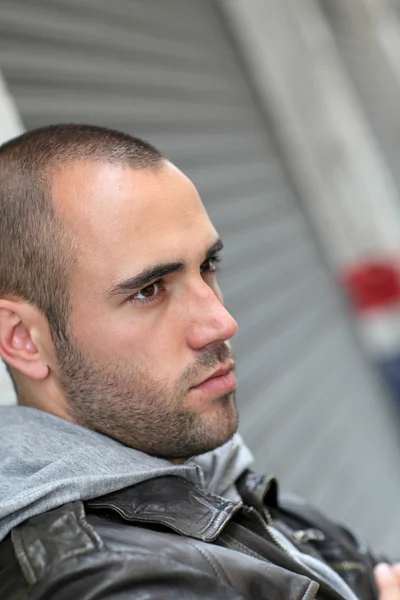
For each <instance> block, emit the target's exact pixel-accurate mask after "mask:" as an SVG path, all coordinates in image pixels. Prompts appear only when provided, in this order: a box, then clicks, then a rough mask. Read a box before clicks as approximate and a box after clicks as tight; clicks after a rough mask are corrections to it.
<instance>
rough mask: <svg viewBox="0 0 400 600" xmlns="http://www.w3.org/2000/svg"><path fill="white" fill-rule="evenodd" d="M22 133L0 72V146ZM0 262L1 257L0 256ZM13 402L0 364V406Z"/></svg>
mask: <svg viewBox="0 0 400 600" xmlns="http://www.w3.org/2000/svg"><path fill="white" fill-rule="evenodd" d="M22 131H23V125H22V123H21V120H20V118H19V115H18V111H17V109H16V107H15V104H14V102H13V101H12V98H11V96H10V94H9V93H8V90H7V88H6V86H5V82H4V79H3V77H2V75H1V72H0V144H1V143H3V142H5V141H6V140H8V139H10V138H12V137H14V136H16V135H18V134H19V133H21V132H22ZM0 260H1V256H0ZM12 402H15V394H14V389H13V386H12V383H11V380H10V378H9V376H8V374H7V371H6V369H5V366H4V364H3V363H2V362H0V404H9V403H12Z"/></svg>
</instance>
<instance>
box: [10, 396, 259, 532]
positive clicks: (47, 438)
mask: <svg viewBox="0 0 400 600" xmlns="http://www.w3.org/2000/svg"><path fill="white" fill-rule="evenodd" d="M252 462H253V458H252V455H251V453H250V451H249V450H248V448H247V447H246V446H245V445H244V443H243V441H242V439H241V437H240V435H239V434H236V435H235V436H234V437H233V438H232V439H231V440H230V441H229V442H227V443H226V444H224V445H223V446H221V447H220V448H217V449H216V450H213V451H211V452H207V453H206V454H202V455H201V456H198V457H195V458H192V459H190V460H189V461H187V462H185V463H184V464H181V465H174V464H172V463H170V462H169V461H167V460H164V459H160V458H155V457H154V456H149V455H148V454H144V453H143V452H140V451H138V450H134V449H133V448H128V447H127V446H124V445H123V444H121V443H119V442H118V441H116V440H113V439H112V438H109V437H107V436H105V435H102V434H100V433H97V432H95V431H92V430H90V429H87V428H85V427H81V426H79V425H75V424H74V423H70V422H69V421H66V420H64V419H60V418H59V417H55V416H53V415H50V414H48V413H45V412H43V411H40V410H37V409H34V408H28V407H23V406H1V407H0V541H1V540H2V539H4V538H5V536H6V535H7V534H8V533H9V532H10V531H11V529H12V528H13V527H15V526H16V525H19V524H20V523H22V522H23V521H25V520H26V519H28V518H29V517H32V516H35V515H38V514H41V513H43V512H46V511H48V510H52V509H54V508H57V507H59V506H62V505H63V504H66V503H67V502H74V501H77V500H88V499H90V498H96V497H98V496H103V495H104V494H108V493H110V492H115V491H117V490H120V489H122V488H125V487H128V486H131V485H135V484H137V483H140V482H143V481H146V480H149V479H153V478H155V477H161V476H165V475H178V476H179V477H181V478H184V479H187V480H188V481H190V482H191V483H193V484H194V485H196V486H198V487H200V488H201V489H205V490H208V491H210V492H212V493H213V494H217V495H219V496H222V497H224V498H226V499H229V500H232V501H237V500H239V499H240V498H239V496H238V493H237V491H236V487H235V482H236V481H237V479H238V478H239V477H240V475H241V474H242V473H243V472H244V471H245V470H246V469H248V468H249V467H250V466H251V464H252Z"/></svg>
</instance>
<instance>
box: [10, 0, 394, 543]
mask: <svg viewBox="0 0 400 600" xmlns="http://www.w3.org/2000/svg"><path fill="white" fill-rule="evenodd" d="M0 67H1V69H2V70H3V73H4V75H5V78H6V81H7V83H8V85H9V88H10V90H11V93H12V94H13V96H14V98H15V100H16V102H17V105H18V108H19V110H20V112H21V115H22V118H23V120H24V123H25V126H26V127H27V128H33V127H37V126H39V125H43V124H47V123H50V122H58V121H63V122H65V121H78V122H89V123H96V124H103V125H107V126H110V127H115V128H121V129H123V130H125V131H128V132H131V133H133V134H135V135H138V136H142V137H145V138H148V139H149V140H150V141H152V142H154V143H155V144H156V145H158V146H159V147H160V148H161V149H162V150H163V151H165V152H166V153H167V155H168V156H169V157H170V158H171V159H172V160H173V161H174V162H176V163H177V165H178V166H180V167H181V168H182V169H183V170H184V171H185V172H187V173H188V174H189V176H190V177H192V178H193V180H194V181H195V183H196V184H197V185H198V187H199V189H200V192H201V194H202V197H203V199H204V202H205V204H206V206H207V208H208V210H209V212H210V214H211V217H212V218H213V220H214V222H215V224H216V225H217V228H218V229H219V231H220V233H221V235H222V237H223V238H224V241H225V244H226V254H225V266H224V270H223V275H222V286H223V290H224V293H225V299H226V304H227V306H228V308H229V309H230V310H231V311H232V312H233V313H234V315H235V316H236V317H237V318H238V321H239V325H240V333H239V334H238V336H237V339H236V343H235V347H236V351H237V355H238V364H239V380H240V387H239V394H238V398H239V406H240V410H241V431H242V433H243V434H244V436H245V438H246V441H247V442H248V444H249V445H250V447H251V448H252V450H253V451H254V453H255V456H256V459H257V465H258V467H259V468H263V469H267V470H269V471H273V472H276V473H277V474H279V475H280V476H281V480H282V484H283V486H284V487H289V488H290V489H292V490H293V491H296V492H298V493H301V494H302V495H304V496H306V497H309V498H312V500H313V501H314V502H315V503H316V504H319V505H320V506H322V507H323V508H325V509H326V510H328V511H329V512H330V513H331V514H332V515H334V516H336V517H339V518H341V519H345V520H348V521H352V522H353V525H355V526H357V527H358V528H360V529H361V530H362V531H363V532H364V533H365V534H366V535H367V537H369V539H370V540H371V541H373V542H376V543H378V545H379V546H381V547H385V548H386V549H387V550H389V551H390V550H392V549H393V548H394V547H395V544H396V543H397V534H396V532H393V529H394V528H393V527H392V524H393V522H394V520H395V517H396V515H397V503H398V501H397V498H398V495H399V493H400V479H399V476H398V475H396V473H398V472H399V469H398V462H399V446H398V442H397V432H396V431H395V426H394V424H393V422H392V420H391V413H390V409H389V407H388V404H389V403H388V400H387V398H386V396H385V395H384V394H383V392H382V391H381V390H380V388H379V387H378V384H377V382H376V381H375V380H374V377H373V375H372V374H371V373H369V372H368V367H367V366H366V364H365V363H364V360H363V358H362V356H361V353H360V351H359V348H358V346H357V344H356V342H355V340H354V339H353V336H352V334H351V332H350V329H349V324H348V322H347V320H346V317H345V314H344V310H343V307H342V304H341V301H340V298H339V295H338V292H337V290H336V288H335V287H334V285H333V283H332V282H331V279H330V276H329V274H328V273H327V270H326V267H325V264H324V261H323V260H322V258H321V256H320V254H319V252H318V248H317V247H316V244H315V242H314V239H313V236H312V233H311V231H310V228H309V225H308V223H307V220H306V218H305V217H304V215H303V214H302V212H301V210H300V207H299V205H298V204H297V202H296V200H295V198H294V195H293V192H292V190H291V187H290V185H289V182H288V179H287V177H286V175H285V171H284V168H283V165H282V163H281V161H280V159H279V157H278V154H277V152H276V149H275V147H274V144H273V142H272V139H271V135H270V132H269V130H268V128H267V125H266V123H265V121H264V120H263V118H262V116H261V114H260V113H259V112H258V110H257V107H256V104H255V102H254V101H253V98H252V94H251V92H250V90H249V87H248V84H247V83H246V80H245V78H244V76H243V73H242V71H241V68H240V66H239V64H238V61H237V60H236V55H235V52H234V49H233V47H232V46H231V43H230V41H229V39H228V36H227V35H226V32H225V30H224V27H223V24H222V23H221V21H220V18H219V16H218V14H217V13H216V11H215V7H214V3H213V2H212V1H211V0H168V1H166V0H152V1H151V2H149V1H148V0H117V1H114V2H112V3H111V2H108V1H107V0H30V2H26V1H23V0H12V1H6V0H3V2H2V3H1V4H0ZM378 440H379V448H378V447H377V443H378ZM383 489H385V490H386V491H387V494H386V495H385V497H384V498H382V495H381V490H383ZM378 506H380V511H379V515H380V516H379V526H378V521H377V520H374V517H375V516H376V514H377V513H376V509H377V507H378ZM371 517H372V518H371ZM385 517H387V522H385ZM395 536H396V539H395Z"/></svg>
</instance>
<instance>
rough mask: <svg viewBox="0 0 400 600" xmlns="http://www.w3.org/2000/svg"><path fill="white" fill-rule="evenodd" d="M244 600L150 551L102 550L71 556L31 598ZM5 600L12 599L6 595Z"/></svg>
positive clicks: (209, 578) (39, 584)
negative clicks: (148, 552)
mask: <svg viewBox="0 0 400 600" xmlns="http://www.w3.org/2000/svg"><path fill="white" fill-rule="evenodd" d="M149 598H151V599H152V600H169V599H171V600H177V598H179V599H182V600H185V599H187V600H189V599H190V600H200V599H201V600H205V599H208V600H244V598H243V596H241V595H240V594H238V593H237V592H236V591H235V590H234V589H232V588H231V587H229V586H228V585H227V584H225V583H223V582H222V581H221V582H220V581H218V580H217V578H215V577H212V576H210V575H207V574H205V573H204V572H201V571H197V570H196V569H194V568H191V567H187V566H185V565H180V564H178V563H176V562H175V561H172V560H169V559H168V558H160V557H157V556H154V555H152V556H151V557H149V555H148V554H147V553H143V554H140V553H137V552H135V553H131V552H127V553H116V552H107V551H102V552H98V553H93V554H90V555H85V556H78V557H73V558H69V559H67V560H65V561H63V562H62V563H61V564H58V565H57V567H56V568H53V569H51V572H50V573H47V574H46V575H45V576H44V577H43V578H42V579H41V580H40V581H39V582H37V583H36V584H35V585H34V586H33V588H31V590H30V595H29V600H128V599H129V600H133V599H134V600H148V599H149ZM2 600H7V599H6V598H2Z"/></svg>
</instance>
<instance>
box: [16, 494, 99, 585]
mask: <svg viewBox="0 0 400 600" xmlns="http://www.w3.org/2000/svg"><path fill="white" fill-rule="evenodd" d="M65 531H67V532H68V535H66V537H65V538H64V540H63V541H64V543H61V544H60V540H61V541H62V537H63V533H64V532H65ZM11 540H12V544H13V547H14V552H15V556H16V558H17V561H18V564H19V566H20V568H21V571H22V573H23V575H24V578H25V580H26V581H27V582H28V584H29V585H30V586H33V585H34V584H35V583H37V582H38V581H39V580H40V579H41V578H42V577H43V576H44V575H45V573H46V572H47V571H48V570H50V569H51V568H52V567H54V566H56V565H57V564H59V563H61V562H62V561H64V560H66V559H68V558H71V557H74V556H79V555H82V554H88V553H90V552H93V551H99V550H101V549H102V548H103V547H104V544H103V541H102V540H101V538H100V536H99V535H98V534H97V533H96V532H95V530H94V529H93V527H92V526H91V525H90V524H89V523H88V522H87V520H86V517H85V510H84V506H83V504H82V502H74V503H71V504H65V505H64V506H62V507H60V508H58V509H55V510H52V511H49V512H48V513H43V514H41V515H38V516H37V517H32V518H30V519H28V520H27V521H25V522H24V523H22V524H21V525H18V526H17V527H15V528H14V529H13V530H12V531H11ZM54 540H55V541H56V543H54Z"/></svg>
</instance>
